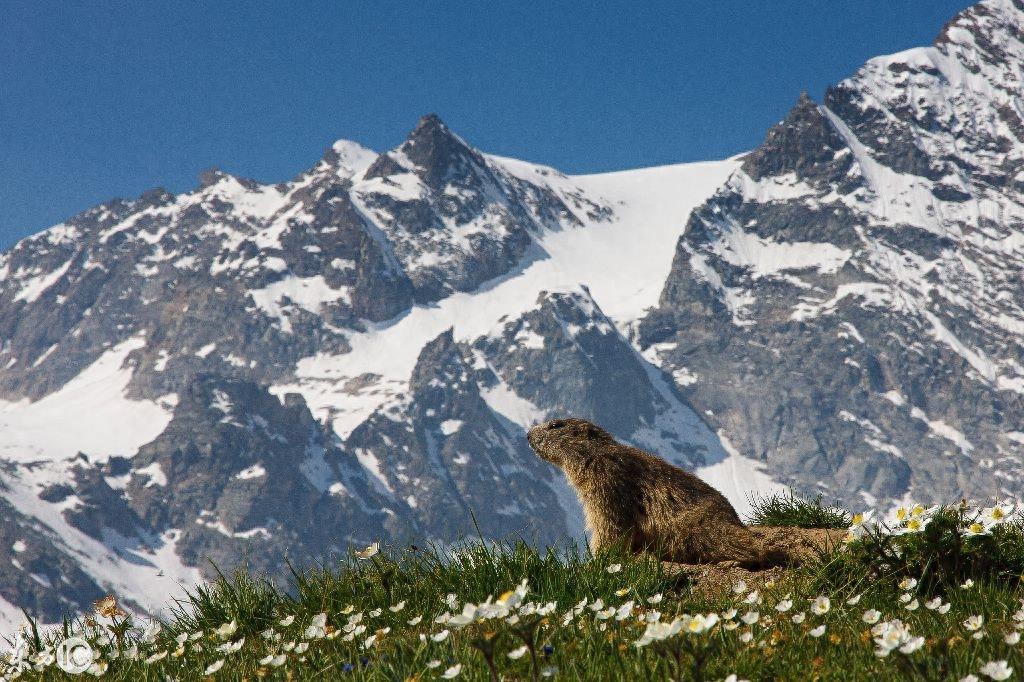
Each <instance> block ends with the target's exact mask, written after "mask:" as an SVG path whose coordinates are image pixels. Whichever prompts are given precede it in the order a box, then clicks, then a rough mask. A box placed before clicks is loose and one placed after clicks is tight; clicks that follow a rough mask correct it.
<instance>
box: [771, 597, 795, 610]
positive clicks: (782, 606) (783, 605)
mask: <svg viewBox="0 0 1024 682" xmlns="http://www.w3.org/2000/svg"><path fill="white" fill-rule="evenodd" d="M791 608H793V600H792V599H783V600H782V601H780V602H779V603H778V604H776V605H775V610H776V611H778V612H779V613H785V612H786V611H789V610H790V609H791Z"/></svg>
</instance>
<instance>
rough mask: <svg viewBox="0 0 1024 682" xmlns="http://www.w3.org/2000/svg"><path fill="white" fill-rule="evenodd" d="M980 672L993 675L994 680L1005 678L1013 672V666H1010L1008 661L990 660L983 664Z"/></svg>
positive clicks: (988, 675) (989, 675) (987, 675)
mask: <svg viewBox="0 0 1024 682" xmlns="http://www.w3.org/2000/svg"><path fill="white" fill-rule="evenodd" d="M979 672H980V673H981V674H982V675H985V676H986V677H991V678H992V679H993V680H1005V679H1008V678H1009V677H1010V675H1012V674H1013V668H1011V667H1010V666H1008V665H1007V664H1006V661H989V662H988V663H986V664H985V665H983V666H981V670H980V671H979Z"/></svg>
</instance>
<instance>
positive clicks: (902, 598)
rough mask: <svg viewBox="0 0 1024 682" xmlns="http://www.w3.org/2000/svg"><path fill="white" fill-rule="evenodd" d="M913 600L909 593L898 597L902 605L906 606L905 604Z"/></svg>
mask: <svg viewBox="0 0 1024 682" xmlns="http://www.w3.org/2000/svg"><path fill="white" fill-rule="evenodd" d="M913 598H914V595H912V594H910V593H909V592H904V593H903V594H901V595H900V602H901V603H903V604H906V603H907V602H909V601H910V600H911V599H913Z"/></svg>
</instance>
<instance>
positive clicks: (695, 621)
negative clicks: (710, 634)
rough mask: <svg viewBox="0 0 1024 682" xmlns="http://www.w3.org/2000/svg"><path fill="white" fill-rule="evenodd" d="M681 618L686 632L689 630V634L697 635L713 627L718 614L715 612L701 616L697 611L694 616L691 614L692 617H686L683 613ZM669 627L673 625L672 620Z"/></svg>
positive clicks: (716, 621)
mask: <svg viewBox="0 0 1024 682" xmlns="http://www.w3.org/2000/svg"><path fill="white" fill-rule="evenodd" d="M681 620H682V624H683V627H685V628H686V631H687V632H689V633H690V634H693V635H699V634H701V633H704V632H707V631H708V630H710V629H711V628H713V627H715V624H717V623H718V614H717V613H709V614H708V615H706V616H702V615H701V614H699V613H698V614H697V615H696V616H693V617H688V616H686V615H683V616H682V618H681ZM671 627H675V625H674V621H673V625H672V626H671ZM671 627H670V629H671Z"/></svg>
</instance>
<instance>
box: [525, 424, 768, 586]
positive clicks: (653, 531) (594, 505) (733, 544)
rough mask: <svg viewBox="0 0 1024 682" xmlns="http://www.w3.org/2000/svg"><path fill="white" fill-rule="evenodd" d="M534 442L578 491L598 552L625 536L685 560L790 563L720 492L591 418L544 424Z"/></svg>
mask: <svg viewBox="0 0 1024 682" xmlns="http://www.w3.org/2000/svg"><path fill="white" fill-rule="evenodd" d="M527 440H528V441H529V443H530V446H531V447H532V448H533V449H534V450H535V451H536V452H537V454H538V455H539V456H540V457H541V458H543V459H544V460H546V461H548V462H551V463H552V464H554V465H555V466H558V467H559V468H561V469H562V470H563V471H564V472H565V474H566V476H567V477H568V479H569V482H570V483H571V484H572V486H573V487H574V488H575V489H576V494H577V495H578V497H579V500H580V503H581V504H582V505H583V513H584V516H585V517H586V521H587V527H588V529H589V530H590V532H591V536H590V544H591V548H592V549H593V550H594V551H595V552H596V551H598V550H600V549H601V548H605V547H608V546H611V545H612V544H614V543H615V542H625V543H626V545H627V547H629V548H630V549H633V550H634V551H651V552H656V553H657V554H658V555H659V556H660V558H662V559H664V560H666V561H675V562H679V563H687V564H694V563H720V562H736V563H738V564H739V565H740V566H743V567H745V568H763V567H766V566H772V565H778V564H782V563H786V557H785V556H784V555H783V554H781V553H779V552H773V551H767V550H766V549H765V547H764V546H763V544H762V543H761V541H760V540H758V538H757V537H756V536H755V535H754V534H753V533H752V532H751V531H750V529H749V528H747V527H746V526H744V525H743V522H742V521H740V518H739V515H738V514H737V513H736V510H735V509H734V508H733V506H732V505H731V504H730V503H729V501H728V500H727V499H725V496H723V495H722V494H721V493H720V492H718V491H717V490H715V489H714V488H712V487H711V486H710V485H708V484H707V483H705V482H704V481H702V480H700V479H699V478H697V477H696V476H694V475H693V474H691V473H688V472H686V471H683V470H682V469H680V468H678V467H675V466H672V465H671V464H669V463H668V462H666V461H665V460H663V459H661V458H659V457H656V456H654V455H652V454H650V453H647V452H644V451H643V450H638V449H636V448H632V447H629V446H628V445H623V444H621V443H618V442H617V441H616V440H615V438H614V437H612V435H611V434H609V433H608V432H607V431H605V430H604V429H602V428H600V427H599V426H596V425H595V424H591V423H590V422H588V421H586V420H585V419H577V418H569V419H554V420H552V421H549V422H547V423H544V424H540V425H538V426H535V427H533V428H532V429H530V431H529V433H528V434H527Z"/></svg>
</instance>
